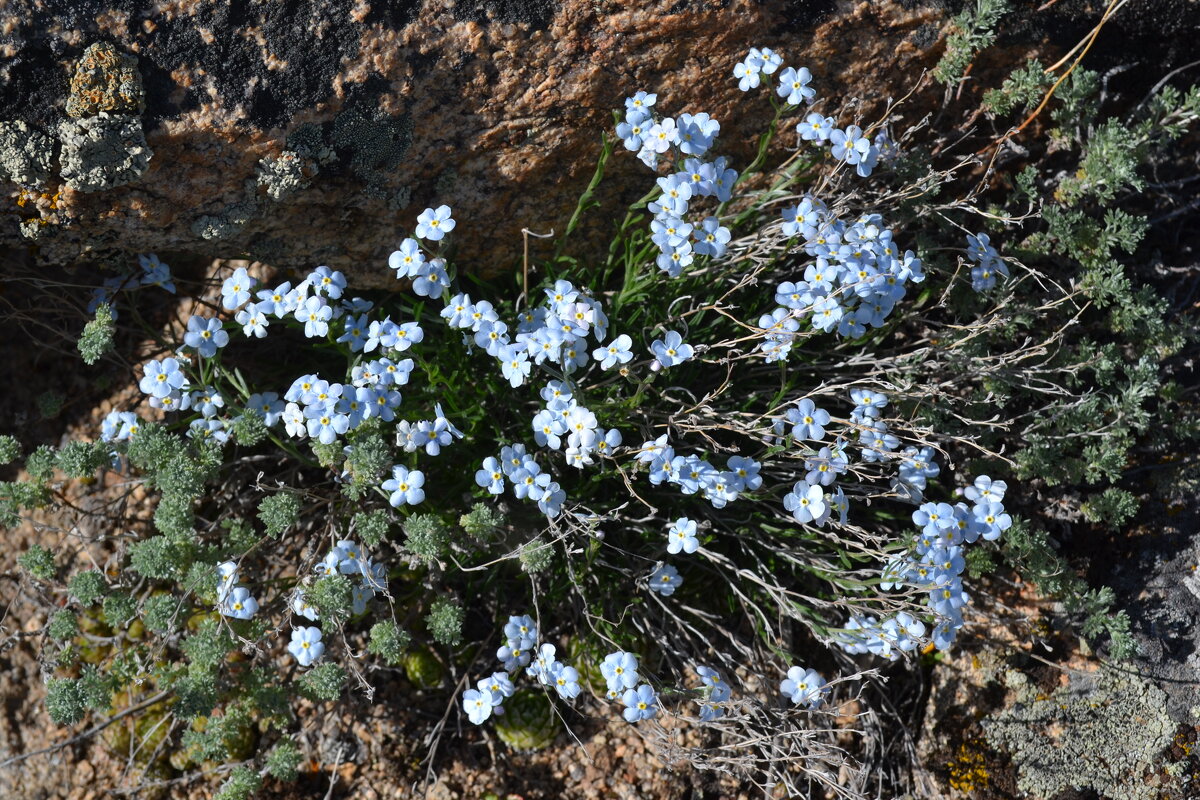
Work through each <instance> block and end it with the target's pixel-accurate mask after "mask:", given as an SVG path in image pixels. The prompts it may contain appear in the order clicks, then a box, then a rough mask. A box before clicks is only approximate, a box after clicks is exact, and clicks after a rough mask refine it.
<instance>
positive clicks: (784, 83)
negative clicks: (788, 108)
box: [776, 67, 817, 106]
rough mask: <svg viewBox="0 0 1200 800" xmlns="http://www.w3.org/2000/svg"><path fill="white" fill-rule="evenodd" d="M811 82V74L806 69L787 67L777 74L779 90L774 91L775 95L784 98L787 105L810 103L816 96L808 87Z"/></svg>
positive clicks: (813, 90)
mask: <svg viewBox="0 0 1200 800" xmlns="http://www.w3.org/2000/svg"><path fill="white" fill-rule="evenodd" d="M811 81H812V73H811V72H809V71H808V67H801V68H800V69H796V68H794V67H788V68H787V69H785V70H784V71H783V72H781V73H779V88H778V89H776V93H777V94H778V95H779V96H780V97H783V98H785V99H786V100H787V103H788V105H793V106H798V105H800V104H801V103H803V102H808V103H811V102H812V101H813V98H814V97H816V96H817V90H816V89H814V88H812V87H811V86H809V85H808V84H809V83H810V82H811Z"/></svg>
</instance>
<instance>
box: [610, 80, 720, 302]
mask: <svg viewBox="0 0 1200 800" xmlns="http://www.w3.org/2000/svg"><path fill="white" fill-rule="evenodd" d="M657 99H658V98H657V95H653V94H647V93H646V92H638V93H637V94H636V95H634V96H633V97H629V98H627V99H626V100H625V120H624V121H623V122H621V123H620V124H618V125H617V136H619V137H620V138H621V140H622V141H623V143H624V145H625V149H627V150H630V151H633V152H636V153H637V155H638V158H639V159H641V161H642V162H643V163H644V164H645V165H646V166H648V167H650V168H651V169H656V168H657V167H658V158H659V156H662V155H666V157H667V158H668V159H669V160H670V162H671V163H672V164H673V165H675V166H676V168H677V169H676V171H675V172H674V173H672V174H671V175H666V176H663V177H660V178H658V179H657V181H658V190H659V191H661V194H660V195H659V196H658V197H657V198H656V199H654V200H653V201H652V202H651V203H650V205H649V208H650V211H651V212H653V214H654V219H653V220H652V221H651V223H650V231H651V237H650V238H651V240H652V241H653V242H654V244H655V245H657V246H658V249H659V255H658V259H657V264H658V268H659V269H660V270H662V271H663V272H665V273H666V274H667V275H669V276H670V277H672V278H677V277H679V276H680V275H681V274H682V273H683V270H684V268H685V267H688V266H690V265H691V264H692V262H693V261H695V258H696V256H698V255H707V256H712V257H714V258H719V257H720V256H723V255H724V254H725V249H726V245H727V244H728V242H729V239H730V233H729V230H728V229H727V228H725V227H723V226H722V225H721V224H720V222H719V220H718V219H717V218H716V217H714V216H704V217H696V218H695V219H693V221H692V222H688V216H689V213H690V212H691V211H692V208H691V206H692V204H693V203H695V201H697V200H699V199H701V198H704V197H714V198H716V200H717V202H720V203H724V202H726V201H728V200H729V199H730V198H731V197H732V196H733V186H734V184H735V183H737V179H738V174H737V171H736V170H733V169H731V168H730V167H729V166H728V162H727V161H726V159H725V158H724V157H723V156H720V157H717V158H716V159H714V160H712V161H706V160H705V156H706V155H707V154H708V152H709V150H711V149H712V147H713V145H714V144H715V142H716V139H717V136H718V135H719V134H720V132H721V123H719V122H718V121H717V120H715V119H712V118H711V117H709V115H708V114H705V113H703V112H701V113H698V114H680V115H679V119H678V120H676V119H675V118H673V117H656V116H655V114H654V109H653V106H654V104H655V102H656V101H657Z"/></svg>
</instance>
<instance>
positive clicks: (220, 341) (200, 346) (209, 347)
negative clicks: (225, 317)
mask: <svg viewBox="0 0 1200 800" xmlns="http://www.w3.org/2000/svg"><path fill="white" fill-rule="evenodd" d="M183 342H184V344H186V345H187V346H188V347H191V348H192V349H194V350H195V351H196V352H197V353H199V354H200V356H201V357H203V358H212V357H213V356H215V355H216V354H217V350H218V348H221V347H224V346H225V345H227V344H229V334H228V333H226V332H225V331H224V330H223V329H222V327H221V320H219V319H215V318H212V317H201V316H193V317H192V318H191V319H189V320H188V324H187V333H185V334H184V335H183Z"/></svg>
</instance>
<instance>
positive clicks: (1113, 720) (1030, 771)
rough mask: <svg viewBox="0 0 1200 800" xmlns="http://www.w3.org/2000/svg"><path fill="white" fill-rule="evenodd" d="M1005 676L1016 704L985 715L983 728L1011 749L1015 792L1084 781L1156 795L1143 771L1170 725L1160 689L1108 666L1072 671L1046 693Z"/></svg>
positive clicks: (1149, 798)
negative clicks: (1066, 681)
mask: <svg viewBox="0 0 1200 800" xmlns="http://www.w3.org/2000/svg"><path fill="white" fill-rule="evenodd" d="M1005 682H1006V684H1007V685H1008V688H1009V689H1010V690H1012V691H1013V692H1014V694H1015V702H1014V703H1013V704H1012V705H1010V706H1009V707H1007V708H1004V709H1003V710H1001V711H999V712H997V713H995V714H993V715H991V716H990V717H988V718H987V719H985V720H983V728H984V731H985V734H986V736H987V739H988V741H989V742H991V743H992V745H994V746H996V747H998V748H1000V749H1003V750H1006V751H1008V752H1009V753H1010V754H1011V755H1012V759H1013V763H1014V764H1015V765H1016V767H1017V772H1018V777H1017V787H1018V788H1019V789H1020V790H1021V791H1023V792H1027V793H1029V794H1030V795H1032V796H1034V797H1053V796H1054V795H1056V794H1058V793H1059V792H1060V791H1062V790H1064V789H1068V788H1076V789H1079V788H1087V787H1090V788H1092V789H1094V790H1096V791H1097V792H1099V793H1100V794H1101V795H1102V796H1104V797H1120V798H1123V800H1154V798H1156V797H1157V796H1158V793H1157V789H1156V788H1155V787H1154V786H1153V785H1151V783H1149V782H1147V781H1146V780H1145V773H1146V770H1147V768H1148V767H1150V766H1151V765H1152V764H1153V763H1154V762H1155V759H1156V758H1157V757H1158V756H1159V755H1160V754H1161V753H1162V752H1163V751H1164V750H1165V748H1167V747H1168V746H1169V745H1170V744H1171V734H1172V732H1173V731H1174V729H1175V723H1174V722H1172V721H1171V718H1170V717H1169V716H1167V713H1166V710H1165V707H1166V701H1167V698H1166V695H1165V694H1164V693H1163V692H1162V690H1160V689H1159V688H1157V687H1156V686H1154V685H1153V684H1152V683H1149V682H1147V681H1145V680H1142V679H1140V678H1138V677H1136V676H1135V675H1130V674H1124V673H1119V672H1115V671H1112V670H1107V669H1106V670H1102V671H1101V672H1098V673H1096V674H1092V675H1083V676H1075V677H1073V678H1072V680H1071V683H1070V684H1069V685H1068V686H1065V687H1063V688H1061V689H1058V690H1056V691H1054V692H1053V693H1051V694H1049V695H1045V694H1038V693H1037V690H1036V687H1034V686H1032V685H1031V684H1030V683H1029V680H1028V679H1027V678H1026V677H1025V676H1024V675H1022V674H1021V673H1019V672H1017V671H1015V670H1011V671H1009V672H1008V673H1007V674H1006V676H1005Z"/></svg>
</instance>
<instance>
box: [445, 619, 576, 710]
mask: <svg viewBox="0 0 1200 800" xmlns="http://www.w3.org/2000/svg"><path fill="white" fill-rule="evenodd" d="M504 637H505V642H504V644H503V645H502V646H501V647H500V649H499V650H497V651H496V658H497V659H498V660H499V661H500V663H501V664H503V666H504V670H505V671H504V672H497V673H493V674H492V676H491V677H489V678H482V679H481V680H480V681H479V683H478V685H477V687H476V688H475V689H468V690H467V691H466V692H464V693H463V709H464V710H465V711H466V712H467V717H468V719H470V720H471V722H473V723H474V724H476V725H481V724H483V722H484V721H485V720H487V719H488V717H490V716H491V715H492V714H502V713H504V709H503V704H504V700H505V699H506V698H508V697H511V696H512V694H513V691H514V687H513V683H512V679H511V678H510V677H509V674H510V673H514V672H516V671H517V670H519V669H520V668H521V667H525V668H526V669H525V674H526V675H527V676H529V677H530V678H536V679H537V681H538V683H540V684H541V685H543V686H549V687H553V688H554V690H555V692H557V693H558V696H559V697H561V698H562V699H564V700H573V699H575V698H576V697H578V696H579V692H580V688H581V687H580V684H579V671H578V670H576V669H575V668H574V667H572V666H569V665H567V664H564V663H563V662H561V661H559V660H558V659H557V658H556V655H557V648H555V646H554V645H552V644H549V643H543V644H542V645H541V646H538V644H537V641H538V627H537V624H536V623H535V622H534V621H533V619H532V618H531V617H529V616H512V617H509V618H508V622H507V623H505V625H504Z"/></svg>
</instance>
